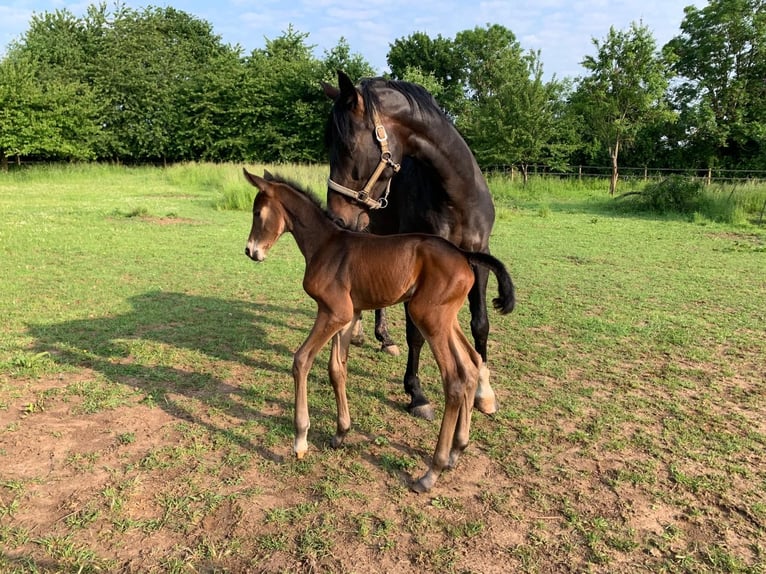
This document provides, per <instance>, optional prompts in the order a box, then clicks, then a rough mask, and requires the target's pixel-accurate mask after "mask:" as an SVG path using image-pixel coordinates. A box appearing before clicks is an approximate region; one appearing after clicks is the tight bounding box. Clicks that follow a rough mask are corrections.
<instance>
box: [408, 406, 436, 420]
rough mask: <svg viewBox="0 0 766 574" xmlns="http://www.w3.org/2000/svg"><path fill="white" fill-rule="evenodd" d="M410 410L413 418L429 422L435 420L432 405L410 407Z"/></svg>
mask: <svg viewBox="0 0 766 574" xmlns="http://www.w3.org/2000/svg"><path fill="white" fill-rule="evenodd" d="M408 410H409V411H410V414H411V415H412V416H413V417H416V418H419V419H425V420H427V421H432V420H434V416H435V415H434V407H433V406H432V405H431V404H430V403H426V404H424V405H418V406H416V407H410V408H409V409H408Z"/></svg>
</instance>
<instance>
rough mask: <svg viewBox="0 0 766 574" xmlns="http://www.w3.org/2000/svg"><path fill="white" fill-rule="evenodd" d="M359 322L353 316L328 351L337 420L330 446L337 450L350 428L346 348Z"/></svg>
mask: <svg viewBox="0 0 766 574" xmlns="http://www.w3.org/2000/svg"><path fill="white" fill-rule="evenodd" d="M358 320H359V314H358V313H357V314H356V315H354V319H352V321H351V322H350V323H349V324H348V325H346V326H345V327H344V328H343V329H341V330H340V331H339V332H338V333H336V334H335V335H334V336H333V338H332V349H331V350H330V363H329V365H328V367H327V370H328V372H329V374H330V381H331V382H332V389H333V391H334V393H335V404H336V406H337V412H338V418H337V428H336V431H335V436H334V437H332V441H331V444H332V446H333V448H338V447H339V446H340V445H341V444H343V439H344V438H346V434H347V433H348V430H349V429H350V428H351V415H350V413H349V409H348V399H347V398H346V381H347V379H348V366H347V364H348V348H349V345H350V344H351V340H352V338H353V336H354V331H355V325H356V324H357V322H358Z"/></svg>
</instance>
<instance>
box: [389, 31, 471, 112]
mask: <svg viewBox="0 0 766 574" xmlns="http://www.w3.org/2000/svg"><path fill="white" fill-rule="evenodd" d="M386 61H387V63H388V67H389V69H390V70H391V77H392V78H394V79H396V80H406V81H414V82H416V83H420V84H422V85H424V86H425V85H426V84H431V86H438V92H439V97H438V98H437V100H438V102H439V104H440V105H441V106H442V107H443V108H444V110H445V111H446V112H447V113H448V114H450V115H451V116H453V117H454V116H457V115H458V114H459V113H460V111H461V110H462V108H463V106H464V102H465V67H464V60H463V58H462V57H461V55H460V53H459V50H458V49H457V48H456V46H455V42H454V41H453V40H451V39H449V38H444V37H442V36H441V35H437V36H436V38H431V37H429V36H428V35H427V34H425V33H424V32H415V33H414V34H411V35H410V36H407V37H406V38H399V39H397V40H394V42H393V43H392V44H390V45H389V51H388V54H387V56H386Z"/></svg>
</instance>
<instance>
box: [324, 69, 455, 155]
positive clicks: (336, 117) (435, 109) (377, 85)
mask: <svg viewBox="0 0 766 574" xmlns="http://www.w3.org/2000/svg"><path fill="white" fill-rule="evenodd" d="M386 88H388V89H391V90H394V91H395V92H399V93H400V94H401V95H402V96H404V97H405V99H406V100H407V104H408V105H409V106H410V108H412V110H413V111H418V112H420V114H422V115H423V116H424V117H426V118H425V119H426V120H429V119H432V120H438V121H449V120H448V118H447V115H446V114H445V113H444V110H442V109H441V108H440V107H439V104H437V103H436V100H435V99H434V98H433V96H432V95H431V94H430V93H429V92H428V91H427V90H426V89H425V88H424V87H423V86H420V85H419V84H414V83H412V82H404V81H401V80H387V79H385V78H364V79H362V80H361V81H360V85H359V89H360V91H361V94H362V101H363V102H364V113H365V117H366V119H367V121H368V123H370V125H372V124H373V119H372V111H373V110H374V109H377V110H380V109H381V107H382V105H381V101H380V94H379V90H381V89H386ZM333 126H334V127H335V132H336V133H337V134H338V140H339V141H338V142H337V143H339V144H340V145H341V146H343V147H344V148H345V149H346V150H351V149H352V148H353V145H352V144H353V130H352V124H351V118H350V114H349V113H348V110H347V109H346V108H345V107H343V106H338V105H335V106H333V107H332V113H331V114H330V118H329V119H328V122H327V128H326V130H325V144H326V147H327V148H328V149H332V143H333V138H332V128H333Z"/></svg>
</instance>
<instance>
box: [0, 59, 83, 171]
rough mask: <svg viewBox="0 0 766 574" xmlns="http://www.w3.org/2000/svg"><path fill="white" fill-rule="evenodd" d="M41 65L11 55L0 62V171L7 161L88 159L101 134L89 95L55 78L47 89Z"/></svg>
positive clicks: (77, 85) (4, 168)
mask: <svg viewBox="0 0 766 574" xmlns="http://www.w3.org/2000/svg"><path fill="white" fill-rule="evenodd" d="M38 75H39V74H38V65H37V64H36V63H35V62H34V61H32V60H30V59H29V58H27V57H25V56H23V55H20V54H18V53H15V52H14V53H12V54H11V55H9V56H8V57H6V58H4V59H3V60H2V61H0V166H2V169H3V170H6V169H7V168H8V159H9V158H10V157H14V156H15V157H16V158H17V159H21V158H22V157H24V156H30V155H38V156H44V157H53V158H60V159H89V158H92V157H93V156H94V153H93V149H92V142H93V138H94V137H95V133H96V130H97V128H96V123H95V120H94V118H95V105H94V104H93V98H92V94H91V92H90V90H89V89H88V87H87V86H83V85H82V84H80V83H78V82H73V81H67V80H65V79H52V80H49V81H48V82H47V83H46V84H44V85H42V84H41V83H40V82H39V80H38Z"/></svg>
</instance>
